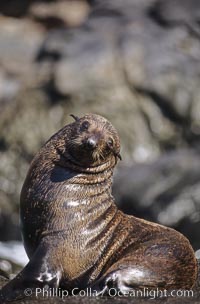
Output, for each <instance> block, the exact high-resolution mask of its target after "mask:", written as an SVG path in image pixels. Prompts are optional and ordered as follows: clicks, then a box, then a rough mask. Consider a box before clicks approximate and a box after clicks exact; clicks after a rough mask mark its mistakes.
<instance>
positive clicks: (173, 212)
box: [113, 150, 200, 249]
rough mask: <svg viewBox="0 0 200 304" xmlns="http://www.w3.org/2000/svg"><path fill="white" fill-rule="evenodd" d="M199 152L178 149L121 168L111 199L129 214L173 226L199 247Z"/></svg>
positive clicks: (195, 246) (116, 177) (116, 176)
mask: <svg viewBox="0 0 200 304" xmlns="http://www.w3.org/2000/svg"><path fill="white" fill-rule="evenodd" d="M199 161H200V153H199V152H197V151H194V150H189V151H188V150H177V151H176V152H171V153H167V154H165V155H163V156H161V157H160V158H159V159H158V160H156V161H154V162H151V163H148V164H135V165H132V166H130V165H127V166H121V167H120V169H118V171H117V174H116V175H115V180H114V181H115V182H114V189H113V192H114V196H115V197H116V202H117V203H118V205H119V207H120V209H122V210H123V211H124V212H126V213H128V214H134V215H135V216H138V217H145V218H146V219H148V220H151V221H155V222H158V223H160V224H163V225H167V226H170V227H174V228H175V229H177V230H179V231H181V232H182V233H183V234H185V235H186V236H187V237H188V238H189V240H190V241H191V243H192V245H193V247H194V248H196V249H197V248H199V234H198V231H199V229H200V213H199V210H200V190H199V189H200V173H199V170H198V163H199Z"/></svg>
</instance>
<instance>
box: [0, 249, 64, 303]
mask: <svg viewBox="0 0 200 304" xmlns="http://www.w3.org/2000/svg"><path fill="white" fill-rule="evenodd" d="M52 256H53V248H50V247H49V248H48V250H47V248H46V246H45V245H44V244H41V245H39V246H38V248H37V250H36V252H35V254H34V255H33V257H32V258H31V260H30V261H29V263H28V264H27V265H26V266H25V268H24V269H23V270H22V271H21V272H20V273H19V274H18V275H17V276H16V277H15V278H14V279H13V280H11V281H10V282H9V283H8V284H6V285H5V286H4V287H3V288H2V289H1V291H0V303H4V302H9V301H13V300H18V299H22V298H25V297H30V296H31V295H32V294H35V293H37V292H38V293H39V291H40V289H42V288H44V289H48V288H57V287H58V285H59V282H60V278H61V271H60V270H59V269H58V266H57V265H56V262H55V258H54V260H53V258H52ZM37 288H39V289H37Z"/></svg>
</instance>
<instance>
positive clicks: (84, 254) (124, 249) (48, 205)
mask: <svg viewBox="0 0 200 304" xmlns="http://www.w3.org/2000/svg"><path fill="white" fill-rule="evenodd" d="M72 117H73V118H74V122H72V123H71V124H69V125H67V126H65V127H64V128H62V129H61V130H60V131H58V132H57V133H56V134H55V135H53V136H52V137H51V138H50V139H49V140H48V141H47V142H46V144H45V145H44V146H43V147H42V148H41V150H40V151H39V152H38V153H37V155H36V156H35V158H34V159H33V161H32V163H31V166H30V169H29V171H28V174H27V177H26V180H25V182H24V185H23V188H22V192H21V205H20V216H21V223H22V234H23V239H24V246H25V249H26V252H27V254H28V256H29V258H30V262H29V263H28V265H27V266H26V267H25V268H24V270H23V271H22V272H21V273H20V274H19V275H18V276H17V278H16V279H14V280H13V281H11V282H10V283H9V284H8V285H7V286H6V287H5V288H4V289H3V290H4V294H5V293H6V292H7V291H8V290H9V293H10V295H12V297H13V298H14V297H15V298H16V297H17V296H18V295H20V290H22V286H23V284H24V282H26V283H25V284H26V286H28V287H30V288H34V287H35V286H46V285H48V286H49V287H54V288H55V287H61V288H64V289H67V290H73V289H74V288H77V289H83V288H88V287H90V288H91V289H92V290H94V291H96V292H98V293H103V294H106V293H107V294H108V293H109V289H110V288H116V289H117V290H119V291H120V292H121V293H127V291H128V292H129V291H131V290H132V289H134V288H137V289H138V288H139V289H141V288H144V287H149V288H151V289H152V288H158V287H159V288H164V289H176V288H192V286H193V285H194V283H195V280H196V277H197V262H196V259H195V256H194V252H193V249H192V247H191V245H190V244H189V241H188V240H187V239H186V238H185V237H184V236H183V235H182V234H180V233H178V232H177V231H175V230H173V229H170V228H167V227H164V226H161V225H158V224H155V223H151V222H148V221H145V220H142V219H138V218H136V217H134V216H128V215H125V214H124V213H122V212H121V211H120V210H118V209H117V207H116V205H115V202H114V198H113V196H112V193H111V187H112V177H113V170H114V167H115V165H116V164H117V161H118V160H119V159H121V156H120V140H119V136H118V134H117V131H116V130H115V128H114V127H113V126H112V124H111V123H110V122H109V121H108V120H106V119H105V118H103V117H101V116H99V115H95V114H87V115H85V116H83V117H81V118H78V117H76V116H74V115H72ZM33 269H34V271H33Z"/></svg>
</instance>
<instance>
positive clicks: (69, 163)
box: [57, 148, 117, 174]
mask: <svg viewBox="0 0 200 304" xmlns="http://www.w3.org/2000/svg"><path fill="white" fill-rule="evenodd" d="M57 153H58V154H59V160H58V163H59V165H60V166H63V167H66V168H68V169H71V170H73V171H75V172H77V173H94V174H96V173H103V172H104V171H107V170H109V169H110V170H112V172H113V169H114V167H115V165H116V163H117V159H116V158H115V157H114V156H113V157H110V158H109V159H108V160H107V161H105V162H103V163H101V164H99V165H96V166H83V164H80V163H79V162H77V161H76V160H75V159H74V158H73V157H72V156H71V155H70V154H69V153H68V152H65V153H64V154H63V153H62V151H60V150H59V149H58V148H57Z"/></svg>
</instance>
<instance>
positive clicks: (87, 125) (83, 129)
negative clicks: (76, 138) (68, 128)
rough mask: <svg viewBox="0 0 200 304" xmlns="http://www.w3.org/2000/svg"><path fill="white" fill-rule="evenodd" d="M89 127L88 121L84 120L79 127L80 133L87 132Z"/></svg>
mask: <svg viewBox="0 0 200 304" xmlns="http://www.w3.org/2000/svg"><path fill="white" fill-rule="evenodd" d="M89 126H90V123H89V121H87V120H85V121H84V122H83V123H82V125H81V131H86V130H88V128H89Z"/></svg>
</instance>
